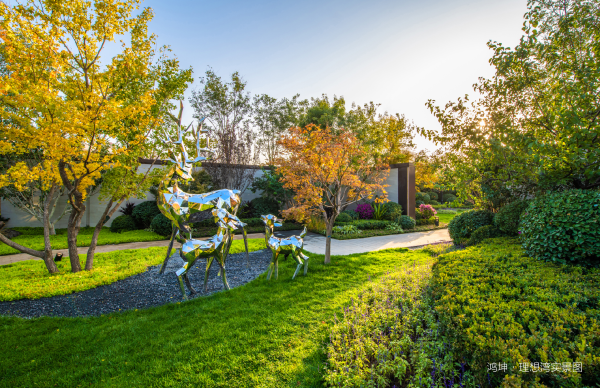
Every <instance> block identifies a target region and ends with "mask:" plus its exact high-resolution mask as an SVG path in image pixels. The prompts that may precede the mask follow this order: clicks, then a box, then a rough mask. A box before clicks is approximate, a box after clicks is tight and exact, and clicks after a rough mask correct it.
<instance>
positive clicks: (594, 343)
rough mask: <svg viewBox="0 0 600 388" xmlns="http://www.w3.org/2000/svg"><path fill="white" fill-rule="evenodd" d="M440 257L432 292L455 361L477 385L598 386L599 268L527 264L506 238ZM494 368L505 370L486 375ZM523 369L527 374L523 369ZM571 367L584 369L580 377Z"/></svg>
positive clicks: (514, 242)
mask: <svg viewBox="0 0 600 388" xmlns="http://www.w3.org/2000/svg"><path fill="white" fill-rule="evenodd" d="M438 259H439V261H438V263H437V264H436V265H435V266H434V270H433V273H434V276H433V286H432V287H433V292H434V303H435V304H436V310H437V312H438V315H439V319H440V322H441V324H442V330H443V331H444V332H445V333H447V335H448V336H449V337H448V339H447V343H448V344H452V345H453V348H454V349H455V351H456V352H457V353H456V359H455V360H454V362H456V363H460V362H466V364H467V366H468V369H469V370H471V371H472V372H473V373H474V374H475V378H476V379H475V383H476V384H477V385H480V386H482V387H488V386H491V387H499V386H502V387H591V386H594V385H595V384H596V383H597V382H598V376H600V302H599V301H600V270H599V269H586V268H585V267H577V266H565V265H558V264H555V263H548V262H544V261H540V260H536V259H534V258H530V257H528V256H526V255H525V252H523V250H522V249H521V247H520V246H519V244H518V240H517V239H514V238H512V239H511V238H506V237H504V238H497V239H491V240H487V242H486V244H483V245H479V246H477V247H472V248H467V249H464V250H458V251H454V252H451V253H444V254H442V255H440V256H439V257H438ZM492 363H495V364H496V365H498V363H505V364H506V365H507V369H506V370H502V371H496V372H494V373H488V370H489V369H488V366H489V364H492ZM525 363H526V364H527V365H528V371H527V372H523V371H521V367H523V366H524V364H525ZM573 363H581V364H577V365H581V367H582V369H581V371H575V370H574V369H573V367H574V366H575V364H573ZM565 365H567V366H565ZM532 367H534V368H537V370H535V371H533V372H532ZM555 367H556V368H558V369H559V371H557V370H554V371H553V368H555ZM536 380H537V381H536Z"/></svg>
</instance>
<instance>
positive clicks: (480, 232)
mask: <svg viewBox="0 0 600 388" xmlns="http://www.w3.org/2000/svg"><path fill="white" fill-rule="evenodd" d="M503 236H504V233H502V231H501V230H500V229H498V227H497V226H496V225H486V226H482V227H481V228H479V229H477V230H476V231H474V232H473V234H471V237H470V238H469V240H468V241H467V245H468V246H471V245H476V244H479V243H480V242H482V241H483V240H485V239H487V238H494V237H503Z"/></svg>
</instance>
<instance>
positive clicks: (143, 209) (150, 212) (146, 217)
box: [131, 201, 161, 229]
mask: <svg viewBox="0 0 600 388" xmlns="http://www.w3.org/2000/svg"><path fill="white" fill-rule="evenodd" d="M158 214H161V212H160V210H158V205H157V204H156V201H144V202H142V203H140V204H138V205H136V206H135V208H134V209H133V212H132V213H131V216H132V217H133V220H134V222H135V225H136V226H137V228H138V229H147V228H149V227H150V224H151V223H152V220H153V219H154V217H156V216H157V215H158Z"/></svg>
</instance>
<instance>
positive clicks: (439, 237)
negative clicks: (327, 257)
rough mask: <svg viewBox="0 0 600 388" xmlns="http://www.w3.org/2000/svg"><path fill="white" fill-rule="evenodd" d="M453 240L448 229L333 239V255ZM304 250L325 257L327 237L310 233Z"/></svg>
mask: <svg viewBox="0 0 600 388" xmlns="http://www.w3.org/2000/svg"><path fill="white" fill-rule="evenodd" d="M451 240H452V239H451V238H450V235H449V234H448V229H438V230H429V231H425V232H414V233H404V234H390V235H387V236H376V237H366V238H357V239H352V240H336V239H331V254H332V255H351V254H353V253H365V252H372V251H379V250H382V249H390V248H411V247H418V246H423V245H429V244H436V243H440V242H449V241H451ZM304 249H305V250H307V251H309V252H312V253H317V254H321V255H324V254H325V236H322V235H320V234H316V233H309V234H308V235H307V236H306V237H305V238H304Z"/></svg>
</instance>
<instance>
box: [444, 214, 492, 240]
mask: <svg viewBox="0 0 600 388" xmlns="http://www.w3.org/2000/svg"><path fill="white" fill-rule="evenodd" d="M493 223H494V214H493V213H492V212H490V211H487V210H468V211H466V212H463V213H461V214H459V215H457V216H456V217H454V218H453V219H452V220H451V221H450V223H449V224H448V233H449V234H450V238H451V239H452V241H454V243H455V244H463V243H466V242H467V240H468V239H469V238H470V237H471V235H472V234H473V232H475V231H476V230H477V229H479V228H481V227H482V226H486V225H492V224H493Z"/></svg>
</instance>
